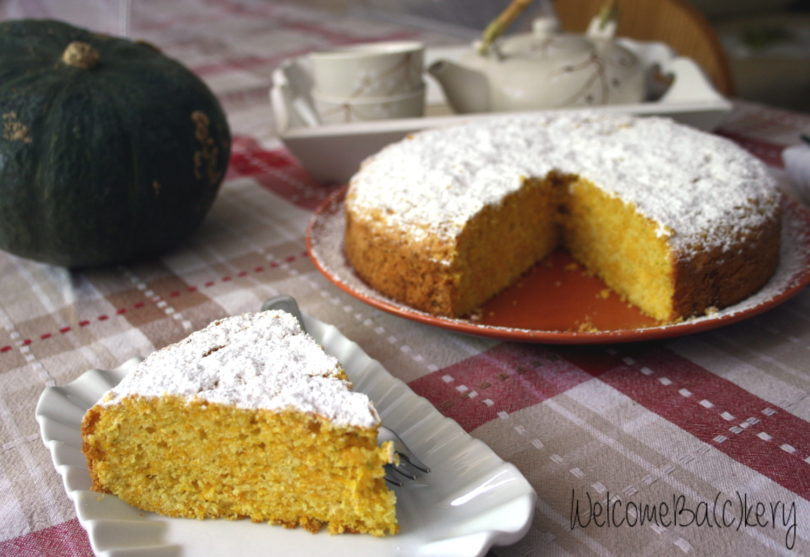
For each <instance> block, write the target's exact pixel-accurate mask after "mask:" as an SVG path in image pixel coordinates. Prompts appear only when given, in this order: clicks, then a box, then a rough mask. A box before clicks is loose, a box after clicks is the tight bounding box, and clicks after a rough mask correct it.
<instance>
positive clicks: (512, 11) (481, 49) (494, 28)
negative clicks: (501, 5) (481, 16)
mask: <svg viewBox="0 0 810 557" xmlns="http://www.w3.org/2000/svg"><path fill="white" fill-rule="evenodd" d="M531 3H532V0H512V2H510V4H509V5H508V6H507V7H506V9H505V10H504V11H502V12H501V13H500V15H498V17H496V18H495V19H494V20H492V22H491V23H490V24H489V25H487V28H486V29H484V33H483V35H481V41H480V42H479V43H478V54H481V55H482V56H483V55H485V54H486V53H487V52H488V51H489V47H490V45H491V44H492V42H493V41H494V40H495V39H497V38H498V37H499V36H500V35H501V33H503V32H504V31H506V29H507V28H508V27H509V26H510V25H511V24H512V22H513V21H515V20H516V19H517V17H518V16H519V15H520V14H521V13H523V10H525V9H526V8H527V7H528V6H529V4H531Z"/></svg>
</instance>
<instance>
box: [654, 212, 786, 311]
mask: <svg viewBox="0 0 810 557" xmlns="http://www.w3.org/2000/svg"><path fill="white" fill-rule="evenodd" d="M780 236H781V219H780V218H779V216H778V215H777V217H776V218H774V219H773V220H771V221H768V222H767V223H766V224H765V225H763V226H762V227H759V228H757V229H754V230H751V231H750V234H749V235H748V236H746V237H744V238H739V239H738V241H737V243H736V246H735V248H734V249H732V250H729V251H726V252H723V251H721V250H720V249H719V248H714V249H711V250H703V251H702V252H701V253H700V254H699V255H697V256H691V257H681V258H678V257H677V256H676V265H675V294H674V296H673V308H674V309H673V314H672V316H671V317H670V319H669V320H670V321H673V320H677V319H680V318H683V317H689V316H693V315H702V314H704V313H707V312H711V311H715V310H718V309H721V308H724V307H728V306H731V305H733V304H736V303H738V302H741V301H742V300H744V299H746V298H748V297H749V296H750V295H751V294H753V293H754V292H756V291H757V290H759V289H760V288H762V286H764V285H765V283H766V282H768V279H770V278H771V276H772V275H773V273H774V271H775V270H776V267H777V265H778V264H779V246H780Z"/></svg>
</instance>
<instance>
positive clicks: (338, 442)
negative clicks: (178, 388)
mask: <svg viewBox="0 0 810 557" xmlns="http://www.w3.org/2000/svg"><path fill="white" fill-rule="evenodd" d="M82 436H83V440H84V447H83V450H84V452H85V454H86V456H87V460H88V464H89V467H90V475H91V478H92V481H93V489H94V490H96V491H101V492H108V493H115V494H116V495H118V496H119V497H120V498H121V499H123V500H124V501H126V502H128V503H130V504H132V505H133V506H135V507H138V508H141V509H144V510H147V511H153V512H158V513H161V514H165V515H168V516H173V517H188V518H200V519H202V518H216V517H219V518H229V519H238V518H249V519H251V520H252V521H254V522H270V523H276V524H282V525H284V526H287V527H296V526H301V527H303V528H306V529H307V530H310V531H313V532H315V531H318V530H320V529H321V528H322V527H323V526H326V527H327V529H328V531H329V532H330V533H335V534H336V533H343V532H363V533H370V534H373V535H375V536H383V535H388V534H394V533H396V532H397V531H398V526H397V520H396V508H395V503H396V497H395V494H394V492H393V491H391V490H389V489H388V488H387V486H386V485H385V479H384V477H383V475H384V468H383V466H384V465H385V464H386V463H388V462H390V461H391V459H392V457H393V453H392V447H391V445H390V443H386V444H384V445H383V446H380V447H378V446H377V433H376V428H361V427H355V426H338V425H335V424H334V423H332V422H331V421H329V420H327V419H325V418H322V417H320V416H318V415H314V414H306V413H303V412H299V411H292V410H290V411H287V410H285V411H271V410H261V409H259V410H254V409H242V408H237V407H234V406H229V405H222V404H214V403H208V402H205V401H202V400H199V399H195V400H191V401H189V400H187V399H185V398H182V397H178V396H174V395H167V396H161V397H140V396H137V395H129V396H127V397H125V398H124V399H122V400H121V401H119V402H118V403H116V404H111V405H109V406H104V405H101V404H100V405H96V406H94V407H93V408H91V410H90V411H88V413H87V414H86V416H85V418H84V421H83V422H82Z"/></svg>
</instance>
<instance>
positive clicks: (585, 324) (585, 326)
mask: <svg viewBox="0 0 810 557" xmlns="http://www.w3.org/2000/svg"><path fill="white" fill-rule="evenodd" d="M577 332H578V333H598V332H599V328H598V327H597V326H596V325H594V324H593V323H592V322H591V318H590V317H588V316H585V320H584V321H582V322H580V323H579V324H578V325H577Z"/></svg>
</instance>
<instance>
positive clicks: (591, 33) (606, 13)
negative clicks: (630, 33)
mask: <svg viewBox="0 0 810 557" xmlns="http://www.w3.org/2000/svg"><path fill="white" fill-rule="evenodd" d="M618 26H619V6H618V3H617V2H616V0H607V2H605V4H604V5H603V6H602V7H601V8H600V9H599V13H597V14H596V15H595V16H594V18H593V19H592V20H591V22H590V23H589V24H588V30H587V31H585V34H586V35H587V36H588V37H591V38H592V39H612V38H613V37H615V36H616V28H617V27H618Z"/></svg>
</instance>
